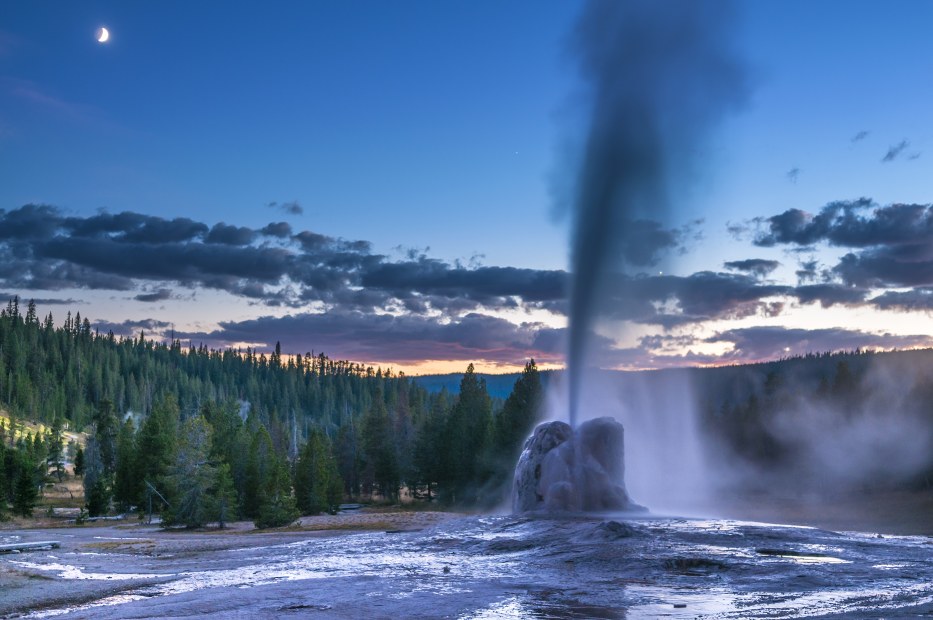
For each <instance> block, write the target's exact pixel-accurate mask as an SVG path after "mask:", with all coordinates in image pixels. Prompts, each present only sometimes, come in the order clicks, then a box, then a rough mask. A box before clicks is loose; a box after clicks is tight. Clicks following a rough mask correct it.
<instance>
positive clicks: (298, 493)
mask: <svg viewBox="0 0 933 620" xmlns="http://www.w3.org/2000/svg"><path fill="white" fill-rule="evenodd" d="M294 478H295V501H296V503H297V505H298V509H299V510H300V511H301V513H302V514H307V515H310V514H319V513H321V512H324V511H331V512H332V511H334V510H335V509H336V507H337V504H339V503H340V499H341V497H342V496H343V481H342V480H341V479H340V474H339V473H338V471H337V462H336V460H335V459H334V454H333V450H332V449H331V445H330V440H328V438H327V435H325V434H324V433H323V432H322V431H321V430H320V429H317V428H315V429H313V430H312V431H311V433H310V435H309V436H308V440H307V441H306V442H305V444H304V446H303V447H302V449H301V454H300V456H299V457H298V461H297V462H296V463H295V477H294Z"/></svg>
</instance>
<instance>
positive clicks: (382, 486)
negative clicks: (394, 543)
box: [362, 388, 400, 500]
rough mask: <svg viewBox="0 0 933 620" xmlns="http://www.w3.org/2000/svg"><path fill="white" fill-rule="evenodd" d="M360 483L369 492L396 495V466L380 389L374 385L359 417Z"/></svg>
mask: <svg viewBox="0 0 933 620" xmlns="http://www.w3.org/2000/svg"><path fill="white" fill-rule="evenodd" d="M362 436H363V437H362V439H363V457H364V463H365V467H364V470H363V471H364V476H363V481H364V484H366V485H368V486H369V488H370V492H372V491H373V490H376V491H378V492H379V493H380V494H381V495H382V496H383V497H384V498H386V499H389V500H395V499H397V497H398V488H399V484H400V483H399V469H398V459H397V457H396V452H395V442H394V437H393V432H392V424H391V421H390V420H389V413H388V411H386V406H385V402H384V396H383V394H382V389H381V388H377V390H376V395H375V396H374V397H373V404H372V406H371V407H370V408H369V411H368V412H367V413H366V416H365V417H364V418H363V430H362Z"/></svg>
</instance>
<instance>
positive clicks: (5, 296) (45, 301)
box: [0, 292, 84, 306]
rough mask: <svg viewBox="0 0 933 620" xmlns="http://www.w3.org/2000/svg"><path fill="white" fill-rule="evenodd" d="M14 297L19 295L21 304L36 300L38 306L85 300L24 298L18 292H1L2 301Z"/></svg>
mask: <svg viewBox="0 0 933 620" xmlns="http://www.w3.org/2000/svg"><path fill="white" fill-rule="evenodd" d="M14 297H19V301H20V304H28V303H29V302H30V301H34V302H36V305H38V306H73V305H76V304H83V303H84V302H83V301H80V300H78V299H70V298H69V299H61V298H58V297H30V298H28V299H24V298H23V297H21V296H20V295H17V294H16V293H2V292H0V301H4V300H6V301H9V300H12V299H13V298H14Z"/></svg>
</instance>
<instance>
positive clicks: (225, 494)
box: [206, 463, 237, 529]
mask: <svg viewBox="0 0 933 620" xmlns="http://www.w3.org/2000/svg"><path fill="white" fill-rule="evenodd" d="M206 512H207V516H208V519H209V520H210V521H216V522H217V526H218V527H219V528H220V529H224V528H225V527H226V525H227V522H228V521H232V520H233V519H236V517H237V494H236V489H235V488H234V486H233V475H232V474H231V472H230V465H229V464H228V463H221V464H220V465H219V466H218V467H217V468H215V470H214V480H213V481H212V485H211V489H210V494H209V495H208V498H207V509H206Z"/></svg>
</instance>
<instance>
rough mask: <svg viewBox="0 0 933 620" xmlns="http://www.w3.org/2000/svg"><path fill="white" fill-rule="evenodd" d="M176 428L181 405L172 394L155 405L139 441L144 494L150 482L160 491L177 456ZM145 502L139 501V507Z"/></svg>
mask: <svg viewBox="0 0 933 620" xmlns="http://www.w3.org/2000/svg"><path fill="white" fill-rule="evenodd" d="M177 425H178V404H177V402H176V400H175V397H174V396H172V395H167V396H165V397H163V398H162V399H160V400H159V401H158V402H157V403H156V404H155V405H153V407H152V412H151V413H150V414H149V417H147V418H146V421H145V422H143V425H142V428H141V429H140V431H139V434H138V437H137V439H136V445H137V472H138V473H137V475H138V476H139V479H140V483H141V486H140V488H141V490H142V493H143V495H145V494H146V483H147V482H148V483H149V484H151V485H153V486H155V487H156V488H159V487H161V485H162V483H163V481H164V479H165V476H166V475H168V473H169V467H170V466H171V464H172V461H173V458H174V455H175V436H176V432H175V429H176V427H177ZM157 497H158V496H157ZM143 499H144V498H142V497H141V498H139V503H140V505H141V504H142V501H143ZM159 503H161V500H159Z"/></svg>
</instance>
